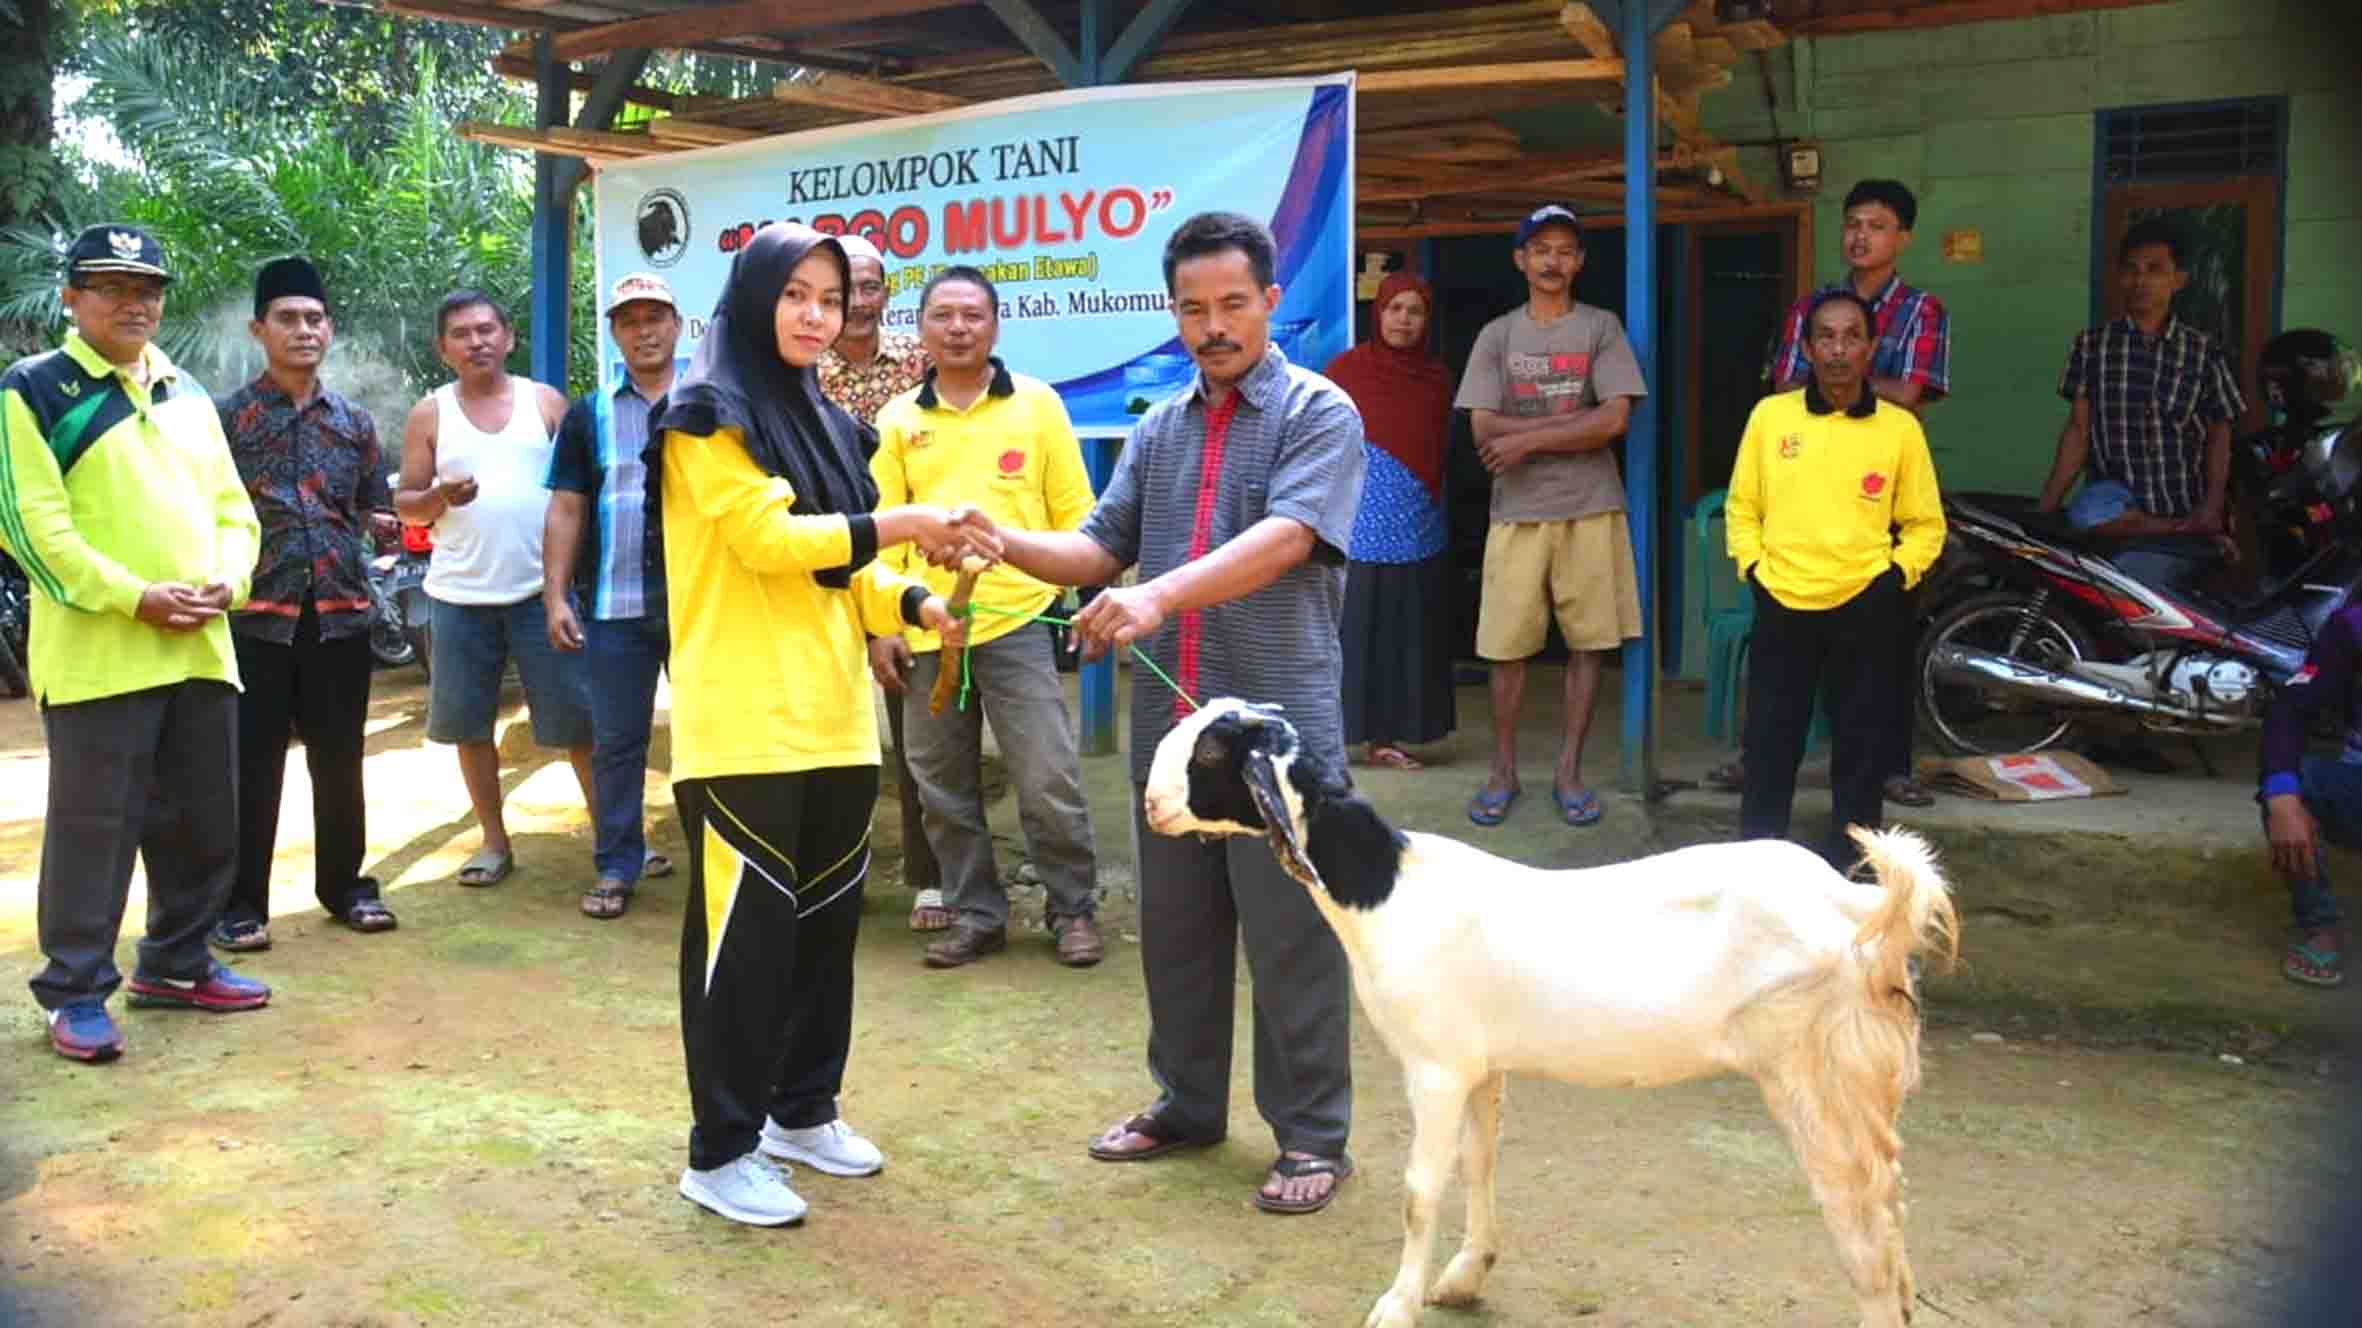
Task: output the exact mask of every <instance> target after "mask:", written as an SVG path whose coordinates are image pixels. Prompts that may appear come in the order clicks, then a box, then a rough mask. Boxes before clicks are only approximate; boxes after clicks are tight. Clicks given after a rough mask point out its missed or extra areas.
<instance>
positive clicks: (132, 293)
mask: <svg viewBox="0 0 2362 1328" xmlns="http://www.w3.org/2000/svg"><path fill="white" fill-rule="evenodd" d="M74 288H75V289H76V290H84V291H88V292H90V293H91V294H92V295H96V296H97V297H98V298H100V299H102V300H105V301H107V302H108V303H110V304H134V303H137V304H162V303H164V284H163V283H162V282H158V281H77V282H75V283H74Z"/></svg>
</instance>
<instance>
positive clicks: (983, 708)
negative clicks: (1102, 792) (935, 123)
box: [869, 267, 1106, 968]
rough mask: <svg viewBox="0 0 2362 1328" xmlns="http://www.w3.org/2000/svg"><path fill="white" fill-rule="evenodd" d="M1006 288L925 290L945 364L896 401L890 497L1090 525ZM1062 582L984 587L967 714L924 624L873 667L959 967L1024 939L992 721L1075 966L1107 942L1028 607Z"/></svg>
mask: <svg viewBox="0 0 2362 1328" xmlns="http://www.w3.org/2000/svg"><path fill="white" fill-rule="evenodd" d="M999 333H1000V295H999V293H998V292H997V291H995V290H994V289H993V285H992V281H991V279H990V278H988V277H986V276H985V274H984V273H982V272H979V271H977V270H976V269H974V268H971V267H950V268H945V269H944V270H943V271H941V272H939V273H937V274H935V276H934V277H933V278H932V279H930V280H929V281H928V282H927V286H926V289H925V290H924V291H923V292H921V293H920V295H919V339H920V341H921V342H922V343H923V344H924V345H925V347H926V349H927V354H928V356H929V358H930V360H931V361H932V363H931V366H930V367H929V368H928V369H927V371H926V376H925V377H924V378H923V379H921V380H920V383H919V385H918V387H916V388H915V389H913V390H911V391H908V392H905V393H903V394H902V395H900V396H898V397H895V398H894V399H893V400H892V401H889V402H887V403H886V405H885V407H884V409H882V410H880V411H879V412H878V422H877V428H878V450H877V455H876V456H875V457H873V458H872V459H871V461H870V473H871V474H872V475H874V476H875V477H876V479H877V482H878V505H879V506H880V507H892V506H895V505H897V504H900V503H906V502H912V503H928V504H934V505H937V506H944V507H955V506H960V505H963V504H964V505H968V506H972V507H975V508H976V509H978V510H979V511H981V512H982V513H983V514H984V515H985V516H988V517H990V518H991V519H992V520H993V522H994V523H995V524H997V525H999V526H1000V527H1002V528H1003V529H1009V530H1073V529H1075V528H1076V527H1078V526H1080V525H1082V522H1083V518H1084V517H1086V516H1088V515H1090V512H1091V481H1090V477H1089V475H1088V474H1087V473H1086V472H1085V471H1084V469H1083V452H1082V445H1081V444H1080V443H1079V442H1077V441H1076V440H1075V436H1074V426H1073V424H1071V423H1069V422H1068V420H1067V418H1066V406H1065V405H1064V403H1062V402H1061V401H1059V399H1058V393H1057V392H1056V391H1055V390H1053V389H1052V388H1051V387H1050V385H1049V384H1048V383H1045V382H1042V381H1041V380H1040V379H1038V378H1028V377H1026V376H1025V375H1023V374H1016V373H1011V372H1009V369H1008V366H1006V365H1004V364H1002V363H1001V361H1000V359H999V357H997V356H995V355H994V354H993V353H992V351H993V344H994V342H995V340H996V339H997V338H998V336H999ZM884 561H886V562H888V563H890V564H894V565H896V566H899V567H900V568H901V569H902V570H903V571H905V572H906V573H908V574H909V575H912V576H924V577H926V578H927V580H928V583H929V584H930V585H931V586H932V587H933V588H934V589H935V591H936V593H938V594H942V595H945V596H948V595H950V594H951V592H952V589H953V581H952V576H951V574H950V573H948V572H944V571H940V570H936V569H931V568H928V567H927V566H926V564H925V561H924V560H923V559H922V558H920V556H919V554H918V552H917V551H916V550H915V549H913V548H911V547H909V546H907V545H906V546H904V547H902V548H900V549H896V550H894V551H892V552H890V553H888V554H886V555H884ZM1057 595H1058V592H1057V590H1056V589H1054V588H1053V587H1051V586H1050V585H1049V584H1048V583H1046V582H1042V581H1038V580H1036V579H1034V578H1033V577H1031V576H1028V575H1026V574H1025V573H1023V572H1021V571H1018V570H1017V569H1016V568H1015V567H1012V566H1010V565H1009V564H1007V563H1001V564H998V565H996V566H994V567H993V568H991V569H990V570H988V571H986V572H985V573H984V574H983V576H981V577H980V578H979V579H978V580H977V582H976V588H975V601H974V602H975V603H976V604H979V605H983V606H987V608H989V609H990V610H992V611H991V612H984V613H979V614H978V616H977V617H976V619H975V621H974V622H973V623H972V624H971V625H970V627H969V634H968V653H967V663H966V672H967V674H968V675H969V678H970V679H971V680H972V684H973V686H972V691H971V694H970V695H969V697H968V703H967V706H966V708H964V709H959V708H954V707H951V706H946V707H945V708H944V709H943V712H942V713H941V714H935V713H933V712H932V707H931V706H930V705H929V704H928V699H929V693H930V692H931V691H932V690H933V689H934V686H935V681H936V678H937V677H938V675H939V673H940V671H941V670H942V669H944V668H947V667H952V666H951V665H948V664H946V663H945V660H944V655H943V651H942V645H941V642H940V641H939V640H938V639H937V637H936V635H935V634H934V633H933V632H930V631H927V630H925V629H924V628H916V627H914V628H910V629H907V630H906V631H904V632H903V634H902V635H900V636H889V637H880V638H878V639H877V640H874V641H872V642H871V643H870V647H869V649H870V665H871V669H872V671H873V672H875V673H876V674H877V679H878V682H879V684H880V685H882V686H883V687H884V688H885V689H886V704H888V705H890V706H900V707H902V732H903V733H904V735H906V736H907V737H908V738H909V739H910V751H909V757H910V772H911V775H912V777H913V780H914V781H915V782H916V783H917V785H918V792H919V801H920V803H921V804H922V806H923V807H924V808H925V824H926V834H927V839H928V841H929V843H930V844H931V846H932V847H933V848H934V850H935V858H936V860H937V861H938V862H940V863H941V864H942V865H943V886H944V895H945V901H944V902H945V903H947V904H948V905H950V907H951V908H952V909H953V910H954V911H955V912H956V913H957V914H958V920H957V921H956V922H954V923H953V924H952V927H951V930H950V931H949V932H947V933H945V935H944V936H943V938H942V939H940V940H938V941H936V942H935V943H934V944H932V945H930V946H928V947H927V951H926V963H927V966H928V967H930V968H958V967H960V966H962V965H964V964H970V963H974V962H975V961H976V960H978V959H981V958H983V957H984V956H986V955H988V954H992V953H994V952H996V951H998V950H1000V949H1002V948H1003V947H1005V946H1006V945H1007V944H1008V927H1009V894H1008V891H1007V890H1006V889H1005V888H1004V887H1003V886H1002V884H1001V879H1000V873H999V870H998V869H997V868H996V867H995V865H994V863H993V854H992V832H991V830H990V829H989V828H988V827H987V826H986V825H985V820H984V796H983V785H982V776H983V763H984V749H983V738H984V730H983V725H982V722H981V721H983V720H985V719H990V720H991V721H992V735H993V738H994V739H995V740H996V741H997V742H998V743H999V744H1000V749H1001V756H1002V759H1003V760H1004V761H1005V762H1006V763H1007V765H1008V769H1009V780H1010V782H1011V783H1012V784H1013V785H1015V787H1016V793H1017V810H1018V815H1019V817H1020V818H1021V819H1022V821H1023V823H1024V826H1025V842H1026V846H1027V848H1028V849H1029V850H1030V851H1031V853H1032V855H1033V861H1034V864H1035V865H1036V867H1038V868H1039V870H1040V872H1041V876H1042V884H1043V887H1044V889H1045V890H1046V892H1047V893H1048V896H1049V902H1048V905H1047V908H1046V913H1047V915H1048V916H1047V921H1048V923H1049V926H1050V931H1051V934H1052V935H1053V936H1054V937H1055V939H1056V941H1057V947H1058V951H1057V953H1058V962H1060V963H1062V964H1065V965H1067V966H1068V967H1070V968H1087V967H1089V966H1091V965H1093V964H1096V963H1098V962H1099V960H1100V959H1101V958H1102V957H1103V956H1104V955H1105V953H1106V947H1105V943H1104V941H1103V940H1102V939H1101V937H1100V935H1099V926H1098V923H1097V922H1096V921H1095V920H1094V919H1095V917H1096V915H1097V912H1098V860H1097V853H1096V850H1095V848H1094V845H1093V843H1092V838H1091V816H1090V806H1089V804H1088V803H1087V802H1086V801H1085V800H1084V797H1083V780H1082V760H1081V757H1080V754H1079V753H1078V751H1077V749H1076V746H1075V732H1074V720H1073V717H1072V716H1071V715H1069V714H1067V712H1066V692H1065V689H1064V688H1063V687H1061V686H1060V685H1059V682H1058V667H1057V662H1056V658H1055V655H1054V653H1053V652H1054V647H1053V646H1052V644H1051V640H1050V629H1049V628H1047V627H1044V626H1043V625H1041V624H1040V623H1036V622H1029V621H1027V618H1026V615H1028V614H1034V613H1040V612H1042V611H1044V610H1045V609H1048V608H1050V607H1051V605H1052V603H1053V602H1054V601H1055V600H1056V598H1057Z"/></svg>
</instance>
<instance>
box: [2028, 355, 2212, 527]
mask: <svg viewBox="0 0 2362 1328" xmlns="http://www.w3.org/2000/svg"><path fill="white" fill-rule="evenodd" d="M2059 395H2060V396H2062V397H2065V398H2066V399H2067V400H2069V401H2074V400H2076V399H2078V398H2082V399H2086V400H2088V401H2090V402H2091V460H2090V462H2089V465H2088V470H2089V476H2088V478H2090V479H2093V480H2114V481H2115V482H2116V483H2118V484H2121V485H2123V486H2124V487H2126V488H2128V489H2130V490H2132V496H2133V501H2134V502H2136V503H2139V504H2140V508H2141V510H2142V511H2144V512H2146V513H2148V514H2149V515H2151V516H2165V517H2179V516H2188V515H2189V514H2190V513H2191V512H2193V511H2196V510H2197V507H2198V504H2199V502H2200V501H2201V500H2202V499H2203V498H2204V497H2205V494H2206V431H2207V430H2208V429H2209V428H2211V427H2213V426H2214V425H2217V424H2225V423H2228V422H2230V421H2232V420H2235V419H2237V418H2239V415H2240V413H2241V412H2243V411H2244V410H2246V409H2247V405H2246V402H2245V400H2244V399H2243V398H2242V397H2241V396H2240V395H2239V380H2238V379H2236V378H2234V377H2232V376H2231V366H2230V362H2229V361H2227V360H2225V359H2224V358H2223V354H2222V351H2221V350H2220V349H2218V348H2217V347H2216V346H2215V344H2214V342H2213V341H2212V340H2211V339H2209V338H2208V337H2207V336H2206V334H2204V333H2202V332H2200V331H2198V330H2197V329H2195V328H2193V327H2191V326H2190V325H2188V324H2187V323H2184V322H2182V321H2181V320H2180V319H2178V318H2168V319H2166V320H2165V328H2164V330H2163V331H2161V332H2159V333H2158V334H2157V335H2156V336H2154V337H2151V336H2148V335H2146V334H2144V333H2142V331H2141V330H2140V329H2139V328H2138V327H2136V326H2134V325H2133V322H2132V320H2131V319H2129V318H2119V319H2117V320H2116V321H2115V322H2113V323H2109V324H2107V325H2106V326H2104V327H2095V328H2091V329H2088V330H2086V331H2083V332H2080V333H2077V334H2076V336H2075V346H2074V349H2072V350H2070V351H2068V352H2067V370H2066V372H2065V373H2063V374H2061V375H2060V376H2059Z"/></svg>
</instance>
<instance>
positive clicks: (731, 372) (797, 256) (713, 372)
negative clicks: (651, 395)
mask: <svg viewBox="0 0 2362 1328" xmlns="http://www.w3.org/2000/svg"><path fill="white" fill-rule="evenodd" d="M815 248H818V249H820V250H821V251H822V252H824V253H826V254H828V255H829V256H830V257H831V258H833V259H834V260H835V262H836V266H837V272H838V275H839V276H841V277H843V278H845V280H846V283H847V287H848V288H850V284H851V271H850V267H849V265H848V264H847V263H846V262H845V251H844V249H843V247H842V246H840V245H838V244H837V242H836V241H835V240H834V239H831V238H830V237H828V236H826V235H823V234H821V233H820V232H819V231H816V230H813V229H812V228H811V227H809V226H799V225H796V224H795V223H793V222H784V221H782V222H773V223H772V224H771V225H768V226H765V227H764V228H763V229H761V230H759V231H757V232H755V236H754V239H752V240H750V241H748V242H747V244H746V247H744V248H742V249H740V250H739V251H738V256H737V258H735V259H734V260H732V261H731V264H730V279H729V280H728V281H727V282H725V283H724V284H723V286H722V298H721V300H720V302H719V303H717V304H716V305H715V306H714V316H713V321H712V322H711V323H709V324H707V325H706V329H705V337H704V339H703V340H702V341H700V342H699V343H698V346H697V354H696V356H695V357H694V358H692V359H691V360H690V361H689V369H688V372H687V373H685V374H683V375H682V376H681V379H680V381H679V382H677V383H675V384H673V389H672V392H671V393H670V394H669V395H668V396H667V397H666V405H665V408H664V413H663V415H662V417H661V418H659V419H658V420H657V422H656V424H655V426H654V427H653V428H651V429H650V430H649V431H648V450H647V453H646V458H645V459H646V461H647V464H648V488H649V501H650V504H651V506H652V507H656V508H658V510H661V500H660V499H659V498H658V496H657V484H658V477H659V476H660V475H662V474H663V472H664V458H663V447H664V433H665V431H666V430H667V429H678V430H679V431H681V432H682V433H687V434H698V435H706V434H712V433H714V432H716V431H718V430H720V429H722V428H724V427H730V428H735V429H737V430H738V431H739V433H740V434H741V435H742V436H743V437H744V438H745V439H746V450H747V451H748V452H749V453H750V454H752V455H753V457H754V462H755V465H756V466H758V467H760V468H761V469H762V471H763V473H764V474H766V475H775V476H777V477H779V478H781V479H784V480H786V481H787V483H788V486H789V487H790V488H792V489H794V490H795V502H794V503H793V504H792V505H790V507H789V508H788V510H789V511H791V512H795V513H798V514H800V515H805V516H816V515H819V514H821V513H826V512H841V513H844V514H846V515H848V516H850V515H855V514H859V513H865V512H868V511H869V510H871V509H872V508H874V507H876V506H877V502H878V486H877V483H876V481H875V480H873V479H871V478H870V474H869V461H868V453H869V451H870V446H871V445H870V444H869V443H868V440H866V439H865V438H864V437H863V430H862V427H861V425H860V424H859V423H858V422H857V421H855V420H854V418H853V417H852V416H851V415H848V414H846V413H845V411H844V410H843V409H842V408H841V407H839V406H838V405H837V404H836V403H834V402H832V401H830V400H829V399H828V398H827V397H826V396H824V395H822V394H821V391H820V376H819V374H818V373H817V372H815V371H814V370H813V369H812V368H811V367H806V368H802V369H796V368H792V367H790V366H789V365H788V363H787V362H786V361H785V360H782V359H781V358H779V336H778V331H777V321H776V310H777V308H778V305H779V295H780V292H782V291H784V290H786V289H787V281H788V277H789V275H790V274H792V273H793V272H794V271H795V269H796V264H798V263H801V262H802V261H804V259H805V258H806V257H807V256H808V255H810V254H811V253H812V251H813V250H814V249H815ZM858 543H859V542H858V541H856V544H857V545H858ZM866 561H868V559H867V558H865V557H862V556H861V554H860V551H859V549H858V548H857V549H856V552H855V563H854V564H852V565H848V566H845V567H837V568H831V569H829V570H828V571H825V572H820V573H817V574H816V575H817V578H818V580H819V581H820V583H821V584H822V585H825V586H834V587H837V588H839V589H842V588H844V587H845V586H847V585H849V584H851V581H850V578H851V575H852V572H853V569H854V566H857V565H858V564H859V563H861V562H866Z"/></svg>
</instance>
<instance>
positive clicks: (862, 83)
mask: <svg viewBox="0 0 2362 1328" xmlns="http://www.w3.org/2000/svg"><path fill="white" fill-rule="evenodd" d="M771 97H772V99H773V100H774V101H785V102H795V103H797V104H799V105H804V106H825V107H827V108H829V109H831V110H839V111H860V112H862V113H864V114H868V115H875V116H885V117H891V116H897V115H925V114H927V113H928V112H930V111H949V110H955V109H957V108H959V107H962V106H966V105H968V104H969V101H968V99H967V98H965V97H954V96H952V95H951V94H950V93H948V92H929V91H927V90H926V89H925V88H906V87H903V86H902V85H900V84H898V83H881V82H879V81H878V80H876V79H874V78H860V77H857V76H855V75H853V74H837V73H830V72H828V71H825V70H817V69H807V70H805V71H804V73H803V76H802V77H799V78H783V79H781V80H779V81H778V82H777V83H774V84H773V85H772V86H771Z"/></svg>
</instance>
